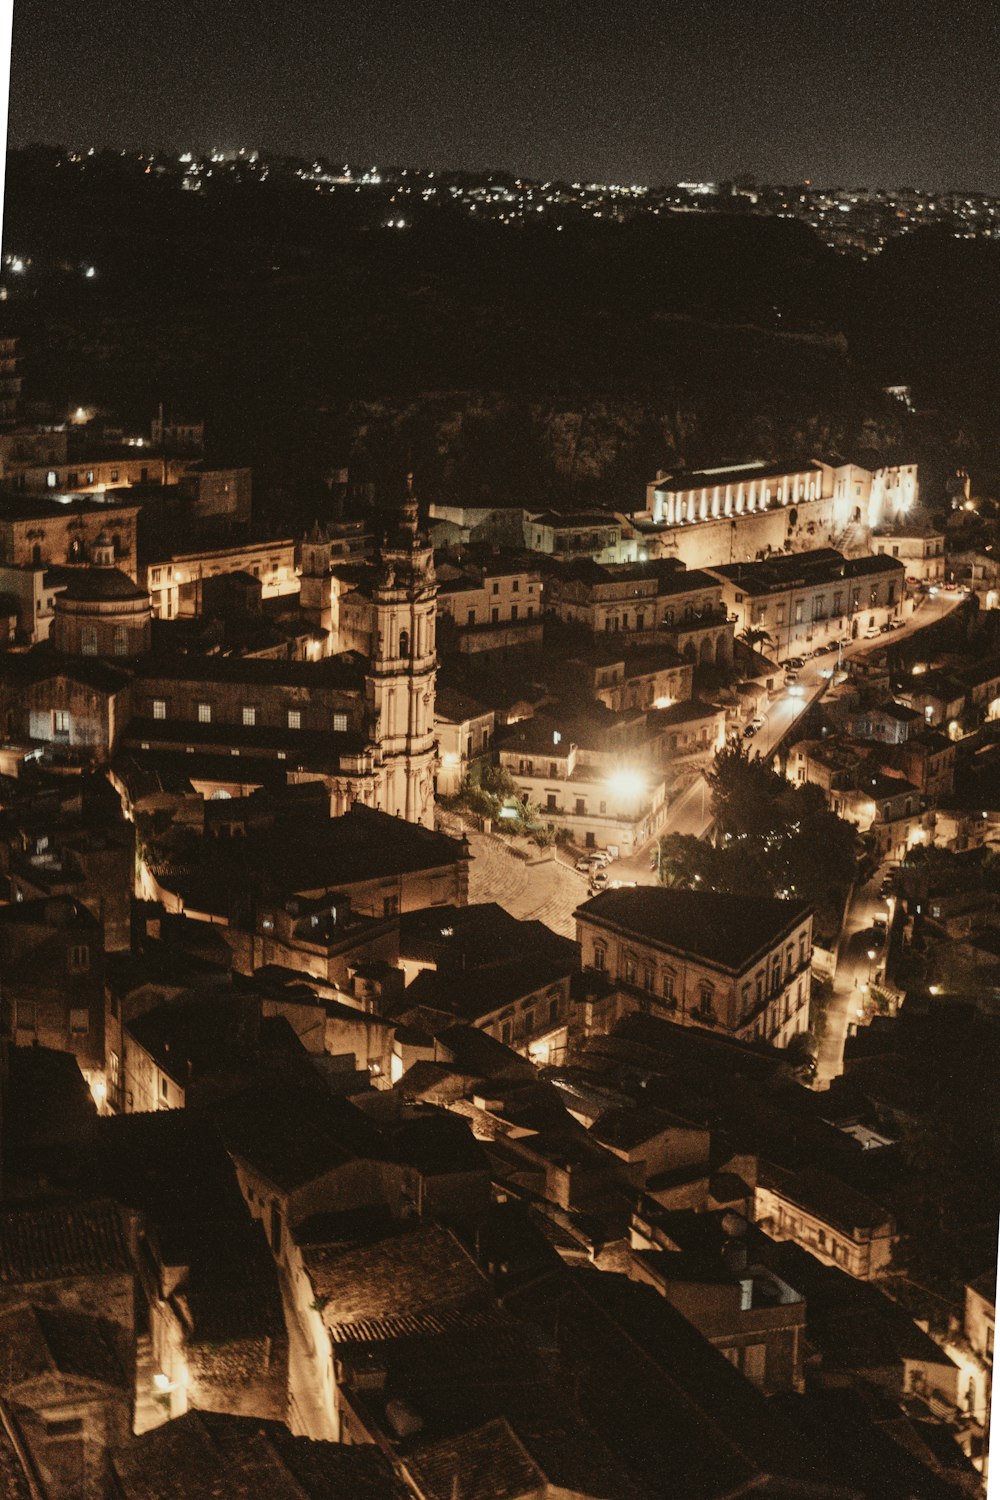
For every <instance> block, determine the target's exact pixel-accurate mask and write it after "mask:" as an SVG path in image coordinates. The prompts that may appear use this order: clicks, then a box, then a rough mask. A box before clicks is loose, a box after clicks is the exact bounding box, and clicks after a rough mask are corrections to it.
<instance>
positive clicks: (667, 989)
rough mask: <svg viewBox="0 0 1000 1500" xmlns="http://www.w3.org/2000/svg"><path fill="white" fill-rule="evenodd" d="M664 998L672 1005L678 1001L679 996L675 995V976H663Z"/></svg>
mask: <svg viewBox="0 0 1000 1500" xmlns="http://www.w3.org/2000/svg"><path fill="white" fill-rule="evenodd" d="M663 998H664V1000H669V1001H670V1002H671V1003H673V1002H674V1001H675V1000H676V999H677V996H676V995H675V994H674V976H673V974H669V973H668V974H664V976H663Z"/></svg>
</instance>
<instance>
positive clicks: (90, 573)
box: [56, 568, 149, 606]
mask: <svg viewBox="0 0 1000 1500" xmlns="http://www.w3.org/2000/svg"><path fill="white" fill-rule="evenodd" d="M60 599H64V600H66V601H67V602H70V601H74V602H76V601H79V602H80V603H90V604H99V603H101V602H103V601H111V600H115V599H120V600H122V601H124V600H127V599H134V600H138V599H144V600H146V601H147V602H148V600H149V594H148V592H147V590H146V589H144V588H141V587H140V585H139V584H137V583H133V582H132V580H131V578H130V577H129V576H128V574H127V573H123V572H122V571H121V569H120V568H81V569H80V570H79V572H77V573H75V574H74V576H73V578H71V580H70V582H69V583H68V584H67V585H66V587H65V588H64V589H63V591H62V593H61V594H58V595H57V596H56V603H57V606H58V601H59V600H60Z"/></svg>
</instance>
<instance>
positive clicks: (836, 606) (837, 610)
mask: <svg viewBox="0 0 1000 1500" xmlns="http://www.w3.org/2000/svg"><path fill="white" fill-rule="evenodd" d="M833 613H834V614H835V615H842V614H843V613H844V595H843V591H841V592H839V593H836V594H834V596H833Z"/></svg>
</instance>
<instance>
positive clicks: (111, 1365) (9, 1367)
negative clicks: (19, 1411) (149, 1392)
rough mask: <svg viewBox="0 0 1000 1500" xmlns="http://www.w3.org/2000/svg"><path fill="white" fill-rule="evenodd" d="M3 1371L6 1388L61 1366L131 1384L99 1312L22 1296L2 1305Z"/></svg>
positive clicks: (84, 1376) (66, 1371)
mask: <svg viewBox="0 0 1000 1500" xmlns="http://www.w3.org/2000/svg"><path fill="white" fill-rule="evenodd" d="M0 1348H2V1349H3V1365H2V1370H0V1377H2V1379H3V1383H4V1386H5V1387H6V1388H10V1387H16V1386H19V1385H23V1384H25V1383H26V1382H28V1381H31V1380H35V1379H37V1378H38V1377H40V1376H43V1375H48V1374H50V1373H51V1372H53V1371H58V1372H59V1373H60V1374H62V1375H76V1376H79V1377H81V1378H82V1379H86V1380H97V1381H100V1382H101V1383H102V1384H105V1385H112V1386H117V1387H118V1388H119V1389H120V1390H123V1391H125V1390H128V1384H129V1382H128V1376H127V1375H126V1373H125V1371H124V1369H123V1368H122V1365H121V1361H120V1360H119V1358H118V1355H117V1354H116V1352H115V1347H114V1343H113V1341H112V1339H111V1337H110V1335H109V1332H108V1330H107V1328H106V1326H105V1325H104V1324H103V1323H102V1322H101V1320H100V1319H99V1318H92V1317H88V1316H87V1315H86V1314H85V1313H79V1312H73V1311H71V1310H69V1309H66V1308H62V1307H35V1306H32V1304H31V1303H28V1302H19V1303H16V1304H15V1305H13V1306H11V1307H7V1308H4V1309H2V1310H0Z"/></svg>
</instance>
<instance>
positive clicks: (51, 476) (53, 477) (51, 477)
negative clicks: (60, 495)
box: [45, 469, 59, 490]
mask: <svg viewBox="0 0 1000 1500" xmlns="http://www.w3.org/2000/svg"><path fill="white" fill-rule="evenodd" d="M58 477H59V476H58V475H57V474H56V471H55V469H50V470H49V472H48V473H47V474H46V476H45V483H46V484H47V485H48V487H49V489H50V490H54V489H55V487H56V481H57V479H58Z"/></svg>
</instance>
